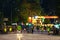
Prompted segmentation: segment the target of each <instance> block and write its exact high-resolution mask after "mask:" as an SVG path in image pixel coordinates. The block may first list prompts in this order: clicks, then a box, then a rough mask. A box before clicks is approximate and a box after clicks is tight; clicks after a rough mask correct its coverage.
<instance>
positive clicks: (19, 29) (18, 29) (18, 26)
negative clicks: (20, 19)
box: [17, 25, 22, 33]
mask: <svg viewBox="0 0 60 40" xmlns="http://www.w3.org/2000/svg"><path fill="white" fill-rule="evenodd" d="M21 29H22V28H21V26H20V25H17V31H18V32H19V33H21Z"/></svg>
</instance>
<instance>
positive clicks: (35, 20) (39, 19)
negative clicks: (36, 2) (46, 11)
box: [28, 16, 58, 26]
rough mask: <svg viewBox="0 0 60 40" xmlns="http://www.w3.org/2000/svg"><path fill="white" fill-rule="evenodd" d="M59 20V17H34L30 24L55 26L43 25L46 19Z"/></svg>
mask: <svg viewBox="0 0 60 40" xmlns="http://www.w3.org/2000/svg"><path fill="white" fill-rule="evenodd" d="M57 18H58V16H34V17H29V18H28V22H31V23H32V24H34V25H49V26H53V24H42V23H43V22H44V19H57ZM42 19H43V20H42Z"/></svg>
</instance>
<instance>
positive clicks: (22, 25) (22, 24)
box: [21, 22, 26, 33]
mask: <svg viewBox="0 0 60 40" xmlns="http://www.w3.org/2000/svg"><path fill="white" fill-rule="evenodd" d="M21 27H22V30H21V32H24V33H26V26H25V24H24V23H23V22H22V23H21Z"/></svg>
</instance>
